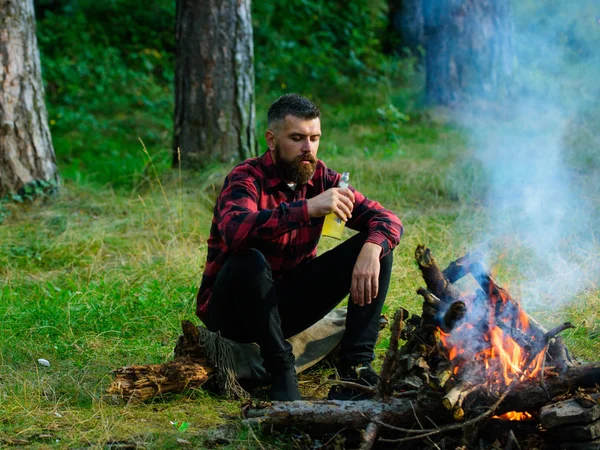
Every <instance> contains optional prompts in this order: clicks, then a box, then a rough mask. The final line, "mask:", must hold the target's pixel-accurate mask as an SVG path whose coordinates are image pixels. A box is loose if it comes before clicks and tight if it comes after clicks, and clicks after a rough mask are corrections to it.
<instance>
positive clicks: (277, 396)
mask: <svg viewBox="0 0 600 450" xmlns="http://www.w3.org/2000/svg"><path fill="white" fill-rule="evenodd" d="M269 399H270V400H273V401H282V402H292V401H294V400H302V396H301V395H300V390H299V389H298V377H297V376H296V369H294V368H293V367H292V368H290V369H286V370H284V371H283V372H278V373H274V374H273V384H272V386H271V390H270V391H269Z"/></svg>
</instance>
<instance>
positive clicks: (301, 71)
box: [252, 0, 393, 100]
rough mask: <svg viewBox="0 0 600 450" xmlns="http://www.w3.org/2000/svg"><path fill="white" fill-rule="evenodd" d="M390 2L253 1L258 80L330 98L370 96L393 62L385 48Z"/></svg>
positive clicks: (261, 83)
mask: <svg viewBox="0 0 600 450" xmlns="http://www.w3.org/2000/svg"><path fill="white" fill-rule="evenodd" d="M386 7H387V4H386V2H384V1H375V2H373V1H369V0H357V1H352V2H341V1H320V0H317V1H315V0H301V1H297V2H289V1H284V0H272V1H265V2H253V5H252V8H253V10H252V14H253V24H254V40H255V59H256V64H255V65H256V79H257V85H258V86H259V88H260V89H261V90H264V91H266V92H273V91H275V92H280V91H283V92H302V93H305V94H306V95H308V94H310V95H313V96H320V97H325V98H327V99H329V100H332V99H333V98H336V97H337V98H341V97H344V98H346V99H347V98H348V97H349V96H351V95H355V96H358V97H361V96H364V95H366V93H367V90H368V89H369V88H373V87H374V86H376V85H377V84H379V83H381V82H382V80H384V79H385V77H386V75H387V74H388V73H389V71H390V70H392V69H391V66H393V63H392V62H391V60H389V59H388V58H387V57H386V56H385V55H383V54H382V52H381V35H382V33H383V31H384V29H385V26H386V21H387V18H386ZM361 94H362V95H361Z"/></svg>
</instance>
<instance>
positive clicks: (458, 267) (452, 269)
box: [443, 253, 483, 283]
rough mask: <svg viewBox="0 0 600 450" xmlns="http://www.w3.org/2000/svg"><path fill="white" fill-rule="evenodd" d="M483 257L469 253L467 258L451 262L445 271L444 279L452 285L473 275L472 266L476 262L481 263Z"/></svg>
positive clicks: (479, 254)
mask: <svg viewBox="0 0 600 450" xmlns="http://www.w3.org/2000/svg"><path fill="white" fill-rule="evenodd" d="M482 259H483V255H482V254H481V253H467V254H466V255H465V256H463V257H461V258H458V259H457V260H456V261H453V262H451V263H450V264H449V265H448V267H446V268H445V269H444V271H443V275H444V277H445V278H446V279H447V280H448V282H450V283H456V282H457V281H458V280H460V279H461V278H463V277H464V276H466V275H468V274H469V273H471V266H472V265H473V264H475V263H476V262H481V260H482Z"/></svg>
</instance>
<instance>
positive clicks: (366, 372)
mask: <svg viewBox="0 0 600 450" xmlns="http://www.w3.org/2000/svg"><path fill="white" fill-rule="evenodd" d="M338 373H339V379H340V380H341V381H350V382H352V383H356V384H361V385H363V386H365V387H371V388H375V387H377V384H378V382H379V375H377V372H375V370H373V368H372V367H371V364H370V363H369V362H363V363H359V364H357V365H355V366H343V367H342V368H341V369H340V370H339V372H338ZM372 397H373V395H370V394H368V393H366V392H364V391H361V390H358V389H353V388H350V387H345V386H340V385H338V386H333V387H332V388H331V389H330V390H329V394H328V395H327V398H328V399H329V400H367V399H370V398H372Z"/></svg>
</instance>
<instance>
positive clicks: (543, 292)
mask: <svg viewBox="0 0 600 450" xmlns="http://www.w3.org/2000/svg"><path fill="white" fill-rule="evenodd" d="M515 3H518V5H515V10H514V11H513V13H514V14H515V24H514V35H513V43H514V47H515V53H516V56H517V60H518V63H517V64H516V67H515V71H514V74H513V80H514V81H513V83H512V86H511V89H510V91H511V99H510V101H509V102H507V103H503V104H502V106H501V107H499V108H498V109H496V110H494V112H493V113H490V110H491V108H487V109H486V112H487V114H485V115H483V114H480V113H479V112H478V113H476V114H472V112H473V111H474V110H475V109H476V105H472V107H473V108H466V109H467V110H469V109H470V110H471V114H465V115H464V116H463V117H462V124H463V126H464V127H466V128H467V130H468V131H469V134H470V137H471V146H472V148H473V149H474V150H473V157H474V159H475V160H476V161H477V162H478V164H479V165H480V167H481V170H482V172H483V179H484V180H485V199H484V203H485V206H486V208H485V209H486V211H487V214H488V215H487V218H488V219H487V221H488V223H487V225H486V226H485V227H483V229H482V231H481V232H480V233H479V234H478V235H477V236H476V237H475V247H476V248H479V249H481V250H482V251H483V252H484V254H486V255H488V257H489V260H488V265H490V266H495V265H497V264H499V260H500V259H501V258H505V259H506V263H507V264H510V265H511V266H512V267H511V268H510V269H509V270H510V271H512V272H513V273H514V274H515V275H516V278H518V279H519V280H520V286H518V288H517V289H516V290H515V292H516V293H517V295H515V296H516V297H518V298H519V299H520V300H521V301H523V302H524V304H525V305H526V306H532V305H537V306H544V307H545V308H549V307H550V308H552V307H559V306H561V305H562V304H563V302H568V301H571V300H573V299H574V298H575V297H576V296H577V295H578V294H579V293H581V291H582V290H584V289H586V288H590V287H595V286H596V285H597V283H598V281H599V275H600V248H599V246H598V241H597V235H596V229H597V228H598V227H597V225H599V221H598V212H597V210H598V206H599V204H598V201H599V200H600V198H599V196H598V186H597V181H595V180H597V179H598V175H599V174H600V171H598V167H600V164H599V163H598V161H600V147H599V146H598V144H599V142H600V141H599V140H598V136H597V135H594V133H589V132H588V133H587V138H586V134H585V130H588V131H589V128H590V127H592V128H593V127H598V126H599V125H598V123H599V122H600V114H597V113H593V111H595V109H594V108H596V106H595V104H596V101H597V100H598V98H599V97H598V82H597V79H598V76H599V75H600V70H599V69H600V63H599V62H600V55H599V52H600V23H599V22H598V18H599V17H600V4H597V2H596V1H592V0H579V1H577V2H574V4H569V3H568V2H559V1H549V2H534V1H532V0H526V1H524V2H520V3H519V2H515ZM594 4H595V5H594ZM519 5H520V6H519ZM594 9H595V11H594ZM590 111H592V113H590ZM599 111H600V110H599ZM593 129H597V128H593ZM594 139H596V140H595V141H594ZM515 271H516V272H515ZM511 281H512V280H511ZM505 282H506V281H505V280H500V283H501V284H503V283H505Z"/></svg>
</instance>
